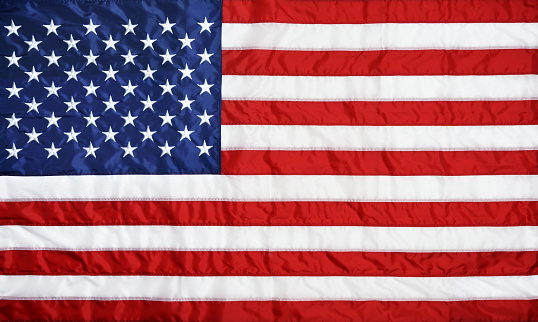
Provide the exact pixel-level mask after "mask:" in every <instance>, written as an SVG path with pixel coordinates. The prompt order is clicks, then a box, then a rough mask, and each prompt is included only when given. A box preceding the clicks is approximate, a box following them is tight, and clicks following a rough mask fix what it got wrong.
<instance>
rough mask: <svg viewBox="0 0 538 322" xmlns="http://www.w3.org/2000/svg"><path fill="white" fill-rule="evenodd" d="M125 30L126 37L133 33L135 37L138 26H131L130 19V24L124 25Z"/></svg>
mask: <svg viewBox="0 0 538 322" xmlns="http://www.w3.org/2000/svg"><path fill="white" fill-rule="evenodd" d="M122 26H123V28H125V35H127V34H128V33H130V32H132V33H133V35H136V34H135V32H134V29H135V28H136V26H138V25H133V24H131V19H129V23H128V24H126V25H122Z"/></svg>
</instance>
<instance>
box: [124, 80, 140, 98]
mask: <svg viewBox="0 0 538 322" xmlns="http://www.w3.org/2000/svg"><path fill="white" fill-rule="evenodd" d="M137 87H138V85H135V86H133V85H131V80H129V84H127V85H125V86H122V88H123V89H124V90H125V94H123V96H127V94H133V95H134V94H135V93H134V90H135V88H137Z"/></svg>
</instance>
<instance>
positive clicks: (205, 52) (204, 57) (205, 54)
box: [196, 49, 214, 65]
mask: <svg viewBox="0 0 538 322" xmlns="http://www.w3.org/2000/svg"><path fill="white" fill-rule="evenodd" d="M196 55H198V56H200V58H202V61H201V62H200V65H201V64H202V63H203V62H205V61H206V62H208V63H210V64H211V60H209V57H211V56H213V55H214V54H208V53H207V49H204V53H203V54H196Z"/></svg>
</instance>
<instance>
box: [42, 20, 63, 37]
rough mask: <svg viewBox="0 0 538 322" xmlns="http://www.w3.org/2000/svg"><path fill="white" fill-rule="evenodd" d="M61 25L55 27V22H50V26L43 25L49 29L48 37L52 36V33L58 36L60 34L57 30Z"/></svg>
mask: <svg viewBox="0 0 538 322" xmlns="http://www.w3.org/2000/svg"><path fill="white" fill-rule="evenodd" d="M60 26H61V25H55V24H54V21H53V20H52V19H51V20H50V25H43V27H45V28H47V36H48V35H50V33H53V34H56V36H58V32H57V31H56V29H58V28H59V27H60Z"/></svg>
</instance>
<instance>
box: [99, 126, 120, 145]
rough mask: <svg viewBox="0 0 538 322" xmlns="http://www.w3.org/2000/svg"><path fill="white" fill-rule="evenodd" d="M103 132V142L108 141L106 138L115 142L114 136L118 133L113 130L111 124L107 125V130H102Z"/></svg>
mask: <svg viewBox="0 0 538 322" xmlns="http://www.w3.org/2000/svg"><path fill="white" fill-rule="evenodd" d="M103 134H104V135H106V139H105V142H106V141H108V140H112V141H114V142H116V138H115V137H114V136H115V135H116V134H118V132H113V131H112V127H111V126H110V127H108V132H103Z"/></svg>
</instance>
